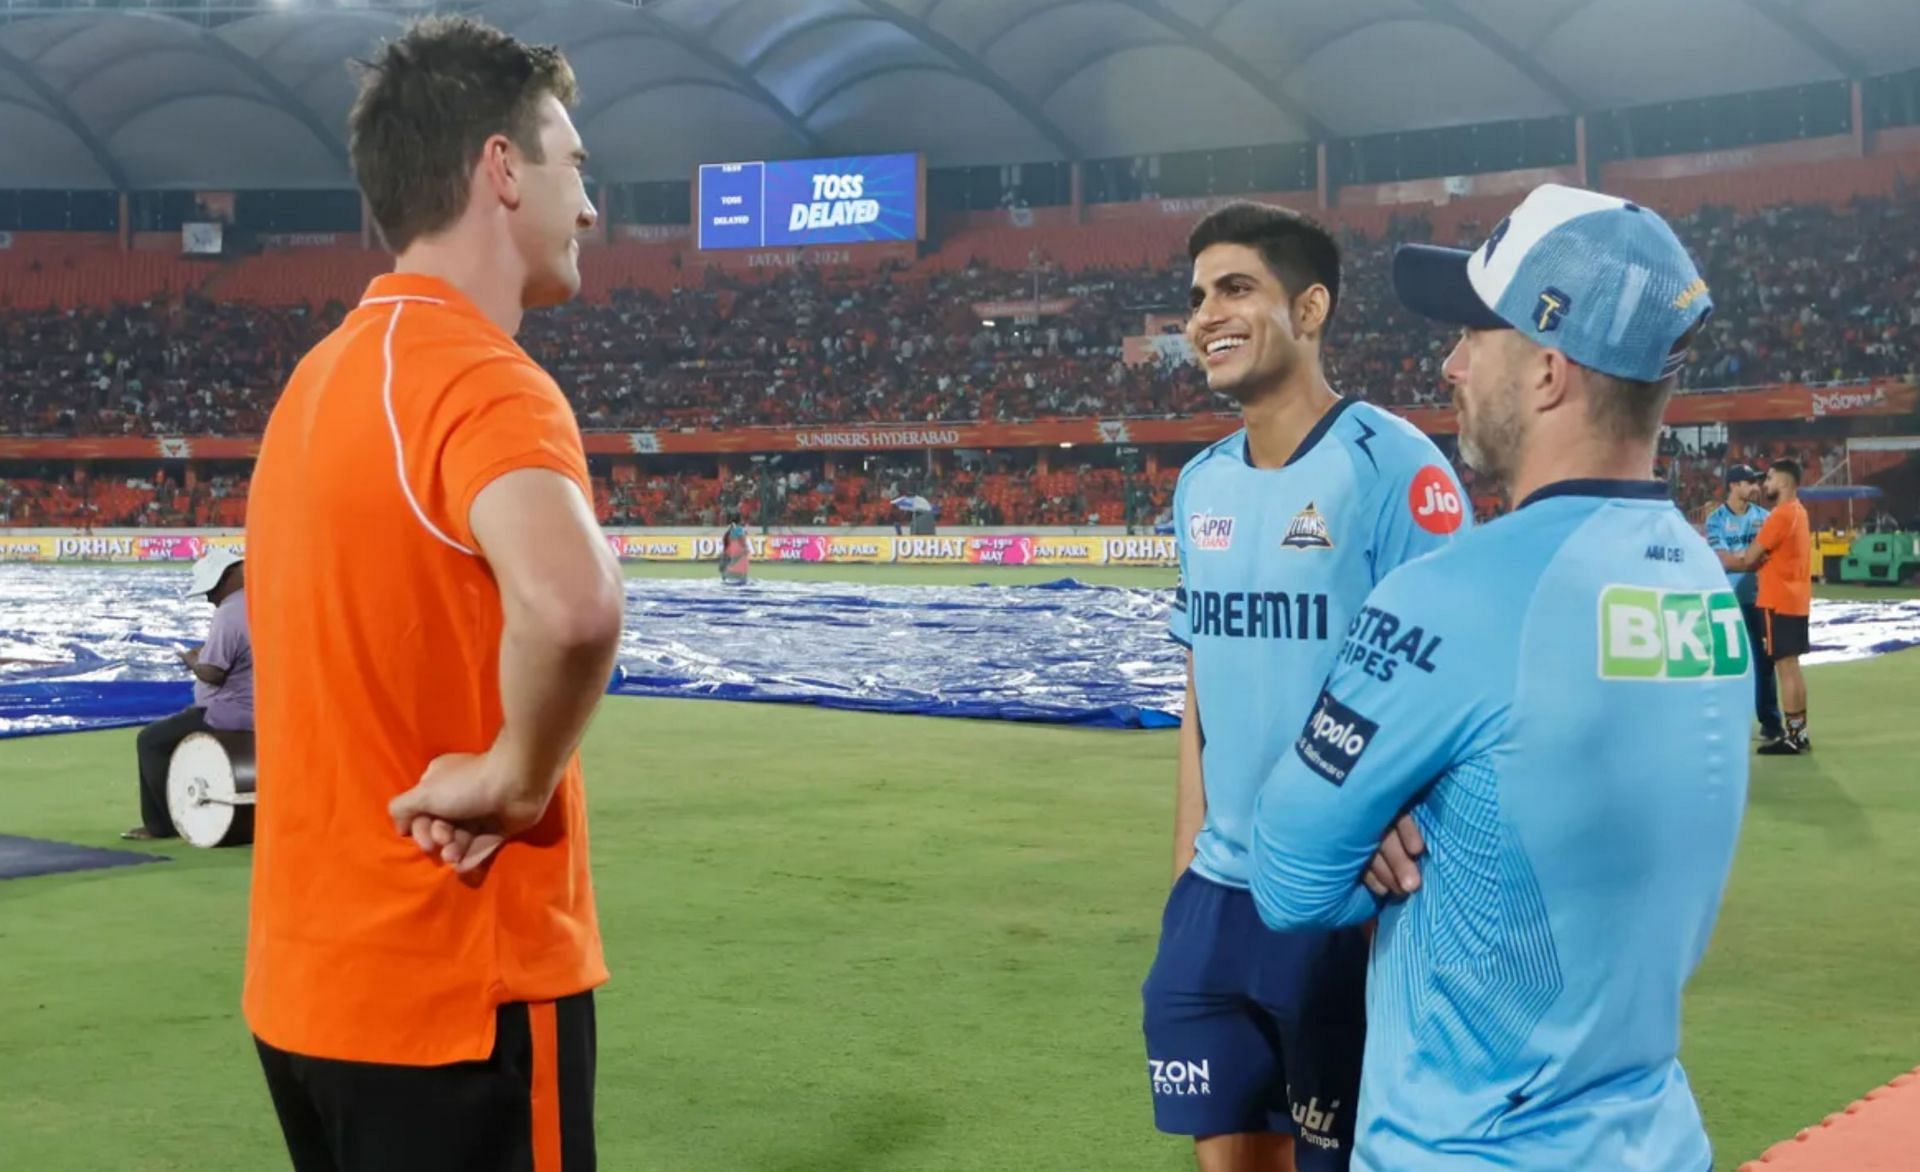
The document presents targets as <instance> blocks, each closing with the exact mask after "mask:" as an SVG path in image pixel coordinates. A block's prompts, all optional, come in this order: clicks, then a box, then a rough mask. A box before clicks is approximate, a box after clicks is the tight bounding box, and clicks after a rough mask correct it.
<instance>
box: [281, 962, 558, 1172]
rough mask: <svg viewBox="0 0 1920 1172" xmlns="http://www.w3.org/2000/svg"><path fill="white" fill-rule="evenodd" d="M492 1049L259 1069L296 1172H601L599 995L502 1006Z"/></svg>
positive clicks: (284, 1059) (289, 1057)
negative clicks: (398, 1060) (415, 1061)
mask: <svg viewBox="0 0 1920 1172" xmlns="http://www.w3.org/2000/svg"><path fill="white" fill-rule="evenodd" d="M498 1014H499V1018H498V1021H497V1023H496V1025H497V1031H496V1036H495V1040H494V1046H493V1055H492V1056H491V1057H489V1058H488V1059H487V1060H486V1061H485V1062H461V1063H456V1064H454V1065H452V1066H382V1065H378V1064H375V1063H370V1062H336V1061H333V1060H330V1059H324V1058H307V1057H303V1056H302V1055H299V1054H289V1053H287V1052H286V1051H284V1050H276V1049H275V1048H273V1047H272V1046H269V1045H267V1044H266V1043H265V1042H262V1041H260V1040H259V1039H257V1038H256V1039H255V1040H254V1045H255V1046H256V1047H257V1048H258V1049H259V1051H260V1065H261V1067H262V1068H263V1069H264V1070H265V1071H266V1076H267V1090H268V1092H269V1093H271V1094H272V1096H273V1109H274V1111H275V1113H277V1114H278V1115H279V1117H280V1130H281V1132H282V1133H284V1134H285V1136H286V1139H287V1150H288V1152H289V1153H291V1155H292V1156H293V1168H294V1172H596V1164H595V1161H596V1156H595V1154H594V1133H593V1082H594V1068H595V1034H594V1019H593V994H592V993H581V994H578V995H577V996H573V997H567V998H563V999H562V1000H560V1001H554V1002H548V1003H546V1004H543V1005H533V1006H529V1005H526V1004H512V1005H503V1006H501V1007H500V1009H499V1011H498Z"/></svg>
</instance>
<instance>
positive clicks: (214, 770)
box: [167, 733, 253, 847]
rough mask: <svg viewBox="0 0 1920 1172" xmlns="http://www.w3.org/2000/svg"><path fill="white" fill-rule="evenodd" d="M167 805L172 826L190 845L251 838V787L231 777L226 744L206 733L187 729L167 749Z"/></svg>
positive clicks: (232, 774) (202, 845) (231, 765)
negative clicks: (169, 757) (170, 749)
mask: <svg viewBox="0 0 1920 1172" xmlns="http://www.w3.org/2000/svg"><path fill="white" fill-rule="evenodd" d="M249 772H251V771H249ZM251 780H252V778H250V777H249V778H248V779H247V781H249V782H250V781H251ZM167 810H168V812H169V813H171V814H172V815H173V825H174V829H176V830H178V831H179V832H180V837H181V838H183V839H185V840H186V841H187V842H189V843H191V844H193V845H194V846H197V847H217V846H233V845H238V844H241V843H248V842H252V841H253V787H252V785H250V784H249V785H245V786H244V787H243V786H242V784H240V783H239V782H238V781H237V780H236V776H235V772H234V766H233V760H232V758H231V757H230V756H229V755H228V753H227V747H226V746H225V745H223V744H221V743H220V741H219V740H218V739H216V738H215V737H213V736H212V735H210V734H208V733H193V734H192V735H190V736H188V737H187V738H186V739H185V740H183V741H181V742H180V745H179V747H178V748H176V749H175V750H174V751H173V759H172V762H171V764H170V765H169V767H168V769H167Z"/></svg>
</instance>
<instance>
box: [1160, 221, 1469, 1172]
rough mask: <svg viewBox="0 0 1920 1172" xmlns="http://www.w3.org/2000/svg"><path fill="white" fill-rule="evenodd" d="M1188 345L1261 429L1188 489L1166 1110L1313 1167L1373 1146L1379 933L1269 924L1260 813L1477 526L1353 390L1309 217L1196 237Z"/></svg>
mask: <svg viewBox="0 0 1920 1172" xmlns="http://www.w3.org/2000/svg"><path fill="white" fill-rule="evenodd" d="M1190 251H1191V253H1192V255H1193V259H1194V286H1193V295H1192V296H1193V315H1192V318H1191V319H1190V321H1189V325H1188V336H1189V340H1190V341H1191V342H1192V343H1193V345H1194V348H1195V350H1196V351H1197V352H1199V353H1200V355H1201V356H1202V359H1203V361H1204V363H1205V365H1206V370H1207V376H1208V382H1209V384H1210V385H1211V386H1212V387H1213V388H1214V389H1215V390H1217V391H1221V392H1223V393H1226V394H1229V395H1232V396H1233V397H1234V398H1236V399H1238V400H1239V401H1240V404H1241V408H1242V413H1243V415H1244V417H1245V420H1246V427H1245V428H1244V429H1242V430H1241V431H1238V432H1235V433H1234V434H1233V435H1231V436H1229V437H1227V438H1226V439H1224V440H1221V441H1220V442H1219V443H1217V444H1214V445H1213V446H1212V447H1210V448H1208V449H1207V450H1206V451H1204V452H1202V453H1201V454H1200V455H1198V456H1196V457H1195V458H1194V459H1193V460H1192V461H1191V462H1190V463H1189V464H1188V465H1187V466H1186V468H1185V469H1184V470H1183V471H1182V472H1181V474H1180V481H1179V485H1178V487H1177V488H1176V489H1175V492H1174V517H1173V522H1174V529H1175V534H1176V539H1177V542H1178V547H1179V552H1180V571H1181V586H1180V589H1179V590H1178V592H1177V595H1176V602H1175V605H1174V610H1173V614H1172V617H1171V624H1170V625H1171V633H1172V635H1173V637H1174V638H1175V639H1176V640H1178V641H1179V642H1180V643H1181V644H1182V645H1184V646H1186V647H1187V648H1188V649H1189V651H1190V653H1191V661H1190V663H1191V667H1190V675H1189V681H1190V688H1189V692H1188V702H1187V712H1186V716H1185V718H1184V720H1183V723H1182V732H1181V758H1182V759H1181V767H1180V777H1179V782H1180V800H1179V802H1178V808H1177V811H1176V825H1175V872H1176V883H1175V886H1174V889H1173V892H1172V894H1171V896H1170V897H1169V899H1168V902H1167V908H1166V912H1165V915H1164V917H1163V922H1162V933H1161V939H1160V947H1159V951H1158V955H1157V956H1156V958H1155V960H1154V965H1153V970H1152V972H1151V973H1150V974H1149V975H1148V978H1147V981H1146V985H1145V987H1144V989H1143V991H1142V993H1143V1000H1144V1007H1145V1032H1146V1041H1147V1053H1148V1072H1149V1082H1150V1084H1151V1087H1152V1092H1153V1101H1154V1118H1155V1122H1156V1123H1157V1124H1158V1126H1159V1127H1160V1128H1161V1129H1162V1130H1164V1131H1168V1132H1172V1133H1175V1134H1180V1135H1191V1136H1194V1137H1195V1142H1196V1150H1197V1154H1198V1159H1199V1162H1200V1167H1201V1169H1202V1170H1203V1172H1256V1170H1257V1172H1273V1170H1275V1169H1278V1168H1283V1167H1285V1166H1286V1164H1285V1163H1284V1162H1283V1161H1284V1160H1285V1159H1286V1149H1287V1147H1288V1146H1289V1140H1288V1137H1289V1136H1297V1138H1298V1144H1297V1146H1295V1148H1294V1159H1295V1162H1296V1163H1297V1166H1298V1167H1299V1168H1300V1169H1301V1170H1302V1172H1322V1170H1326V1172H1339V1170H1343V1169H1345V1168H1346V1167H1347V1166H1348V1165H1347V1162H1348V1160H1349V1158H1350V1156H1351V1151H1352V1136H1353V1119H1354V1106H1355V1099H1356V1096H1357V1095H1358V1092H1359V1067H1360V1058H1361V1055H1362V1052H1363V1050H1364V1048H1365V1040H1364V1039H1365V1012H1364V985H1365V974H1366V938H1365V934H1364V931H1363V930H1359V929H1350V930H1346V931H1339V932H1326V931H1309V932H1297V933H1288V934H1281V933H1275V932H1271V931H1269V930H1267V929H1266V928H1265V927H1263V926H1262V925H1261V924H1260V922H1259V917H1258V914H1257V913H1256V911H1255V909H1254V906H1253V900H1252V897H1251V895H1249V893H1248V891H1247V884H1248V880H1249V877H1250V870H1249V861H1248V850H1249V847H1250V846H1251V841H1250V833H1251V829H1252V827H1251V820H1252V815H1253V801H1254V797H1255V795H1256V793H1257V792H1258V790H1259V787H1260V785H1261V783H1262V782H1264V781H1265V780H1266V777H1267V774H1268V772H1269V771H1270V770H1271V769H1272V767H1273V765H1274V762H1275V761H1276V760H1278V759H1279V757H1280V756H1281V754H1282V753H1284V752H1287V751H1288V750H1289V747H1290V745H1291V743H1292V737H1293V732H1294V730H1295V729H1297V728H1298V726H1299V723H1300V721H1302V720H1303V719H1305V717H1306V714H1307V711H1308V708H1309V706H1310V705H1311V704H1312V703H1313V699H1314V697H1315V695H1316V694H1317V693H1318V691H1319V687H1320V682H1321V680H1322V679H1323V678H1324V676H1325V674H1326V671H1327V668H1328V667H1329V666H1330V664H1331V662H1332V657H1333V654H1334V652H1335V651H1336V650H1337V649H1338V648H1339V646H1340V639H1341V635H1342V632H1344V631H1345V629H1346V627H1347V624H1348V622H1349V621H1350V620H1351V619H1352V617H1353V615H1354V614H1355V613H1356V608H1357V606H1358V604H1359V603H1360V601H1361V599H1363V598H1364V597H1365V596H1366V594H1367V591H1369V590H1370V589H1372V588H1373V585H1374V583H1376V582H1377V581H1379V580H1380V578H1382V577H1383V576H1385V575H1386V573H1387V572H1388V571H1390V570H1392V569H1393V568H1394V567H1395V566H1398V565H1401V564H1403V563H1405V562H1407V561H1409V560H1411V559H1413V558H1416V557H1419V556H1421V555H1422V554H1425V553H1427V552H1429V551H1431V550H1433V549H1436V548H1438V547H1440V546H1442V545H1444V544H1446V543H1447V542H1448V541H1449V540H1451V539H1452V537H1453V535H1454V534H1455V533H1457V532H1459V531H1461V530H1463V529H1464V528H1466V526H1467V525H1468V523H1469V515H1470V510H1469V509H1468V508H1467V505H1466V501H1465V499H1464V494H1463V493H1462V492H1461V490H1460V487H1459V484H1458V482H1457V480H1456V479H1455V477H1454V475H1453V471H1452V469H1451V468H1450V467H1449V466H1448V464H1447V462H1446V460H1445V459H1444V458H1443V457H1442V456H1441V454H1440V452H1439V451H1438V450H1437V449H1436V448H1435V447H1434V446H1433V443H1432V442H1431V441H1430V440H1428V439H1427V438H1426V437H1425V436H1424V435H1422V434H1420V432H1419V431H1417V430H1416V429H1414V428H1413V427H1412V426H1410V425H1409V424H1407V423H1406V422H1405V421H1403V420H1401V419H1399V418H1398V417H1396V416H1393V415H1390V414H1388V413H1386V412H1384V411H1382V410H1380V409H1379V408H1376V407H1373V406H1371V405H1369V404H1366V403H1359V402H1355V401H1353V400H1349V399H1342V398H1340V397H1339V396H1337V395H1335V394H1334V393H1333V391H1332V389H1331V388H1330V387H1329V386H1328V385H1327V383H1326V379H1325V376H1324V375H1323V374H1322V373H1321V368H1320V361H1319V343H1320V338H1321V336H1322V335H1323V333H1324V331H1325V328H1326V323H1327V320H1328V318H1329V317H1330V316H1331V314H1332V312H1333V308H1334V304H1335V301H1336V299H1337V297H1338V290H1339V254H1338V250H1337V248H1336V247H1335V245H1334V242H1333V240H1332V239H1331V237H1329V236H1327V234H1326V233H1325V231H1324V230H1323V229H1321V228H1320V227H1319V226H1318V225H1316V224H1313V223H1312V222H1311V221H1309V220H1306V219H1304V218H1302V217H1300V216H1297V215H1295V214H1293V213H1291V212H1288V211H1285V210H1283V209H1279V208H1268V207H1260V206H1257V205H1247V204H1243V205H1238V206H1235V207H1230V208H1226V209H1223V210H1222V211H1220V212H1218V213H1215V214H1214V215H1213V216H1210V217H1209V218H1208V219H1207V220H1205V221H1203V222H1202V223H1201V224H1200V226H1199V227H1198V228H1196V229H1195V232H1194V236H1193V240H1192V242H1191V248H1190Z"/></svg>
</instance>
